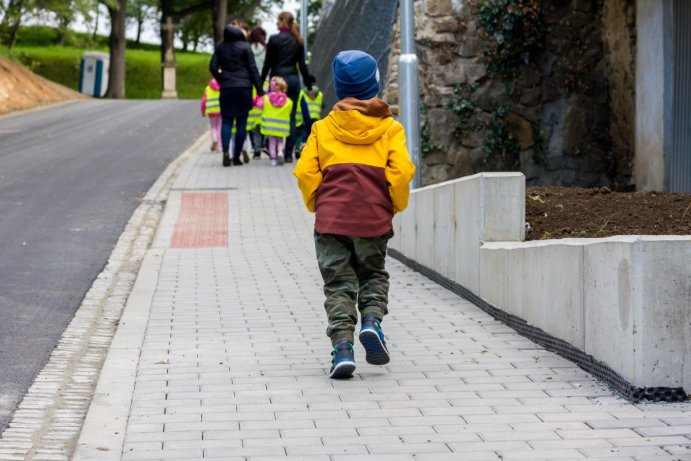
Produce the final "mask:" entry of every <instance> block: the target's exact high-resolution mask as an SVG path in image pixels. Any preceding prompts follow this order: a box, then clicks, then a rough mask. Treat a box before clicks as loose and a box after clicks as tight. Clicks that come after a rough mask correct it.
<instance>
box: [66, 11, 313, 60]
mask: <svg viewBox="0 0 691 461" xmlns="http://www.w3.org/2000/svg"><path fill="white" fill-rule="evenodd" d="M300 5H301V0H285V1H284V6H283V7H282V8H281V7H278V6H276V7H273V8H272V10H271V11H270V12H269V13H262V14H261V15H260V16H259V19H260V21H261V24H262V27H263V28H264V29H266V32H267V33H268V34H269V35H271V34H275V33H276V32H278V30H277V29H276V17H277V16H278V14H279V13H280V12H281V11H284V10H285V11H290V12H291V13H293V15H294V16H295V17H296V18H297V14H298V10H299V9H300ZM101 8H102V12H101V17H100V20H99V25H98V31H99V33H100V34H107V33H109V30H110V24H109V22H108V14H107V13H106V12H105V7H101ZM73 28H74V29H75V30H78V31H81V32H86V31H87V27H86V25H85V24H84V22H83V21H76V22H75V23H74V24H73ZM126 35H127V38H129V39H132V40H134V39H135V38H136V37H137V26H136V24H129V25H128V27H127V30H126ZM141 40H142V41H143V42H146V43H156V44H158V43H161V38H160V36H159V35H158V25H157V24H156V21H149V22H148V23H147V24H146V26H145V29H144V31H142V38H141ZM176 45H178V46H182V43H180V42H179V41H178V42H177V44H176ZM200 51H209V52H211V51H213V50H212V49H211V47H209V49H207V50H200Z"/></svg>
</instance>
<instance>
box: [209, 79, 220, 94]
mask: <svg viewBox="0 0 691 461" xmlns="http://www.w3.org/2000/svg"><path fill="white" fill-rule="evenodd" d="M209 86H210V87H211V89H212V90H214V91H218V90H220V89H221V85H219V84H218V82H217V81H216V79H215V78H212V79H211V81H210V82H209Z"/></svg>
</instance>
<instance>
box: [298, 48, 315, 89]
mask: <svg viewBox="0 0 691 461" xmlns="http://www.w3.org/2000/svg"><path fill="white" fill-rule="evenodd" d="M297 58H298V59H297V61H298V68H299V69H300V75H302V82H303V83H304V84H305V87H307V89H308V90H309V91H312V79H311V78H310V72H309V70H308V69H307V63H306V62H305V47H304V45H300V48H299V51H298V56H297Z"/></svg>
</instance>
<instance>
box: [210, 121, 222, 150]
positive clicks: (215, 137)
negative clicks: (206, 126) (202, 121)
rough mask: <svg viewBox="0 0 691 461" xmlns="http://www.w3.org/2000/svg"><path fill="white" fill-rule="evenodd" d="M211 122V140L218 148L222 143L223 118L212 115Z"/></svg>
mask: <svg viewBox="0 0 691 461" xmlns="http://www.w3.org/2000/svg"><path fill="white" fill-rule="evenodd" d="M209 122H210V123H211V140H212V141H213V142H214V144H215V145H216V146H218V145H219V144H220V143H221V123H222V120H221V116H220V115H210V116H209Z"/></svg>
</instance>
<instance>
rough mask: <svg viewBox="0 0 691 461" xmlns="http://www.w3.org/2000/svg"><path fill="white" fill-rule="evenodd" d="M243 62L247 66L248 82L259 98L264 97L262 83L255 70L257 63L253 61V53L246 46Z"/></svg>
mask: <svg viewBox="0 0 691 461" xmlns="http://www.w3.org/2000/svg"><path fill="white" fill-rule="evenodd" d="M245 62H246V64H247V69H248V70H249V73H250V81H251V82H252V85H254V88H256V90H257V94H258V95H259V96H264V87H263V85H262V81H261V80H260V79H259V71H258V70H257V62H256V61H255V60H254V53H252V48H250V47H249V45H248V46H247V49H246V50H245Z"/></svg>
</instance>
